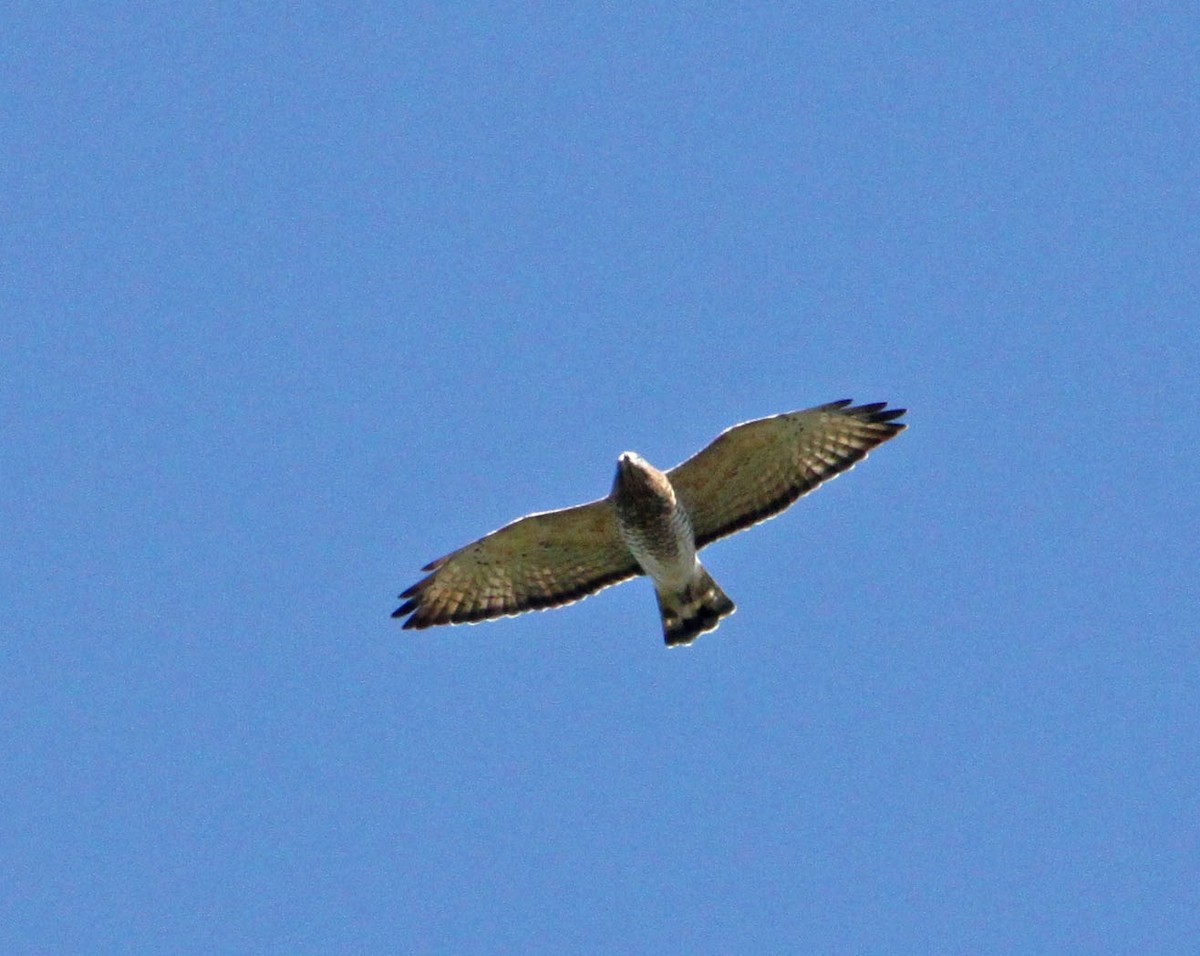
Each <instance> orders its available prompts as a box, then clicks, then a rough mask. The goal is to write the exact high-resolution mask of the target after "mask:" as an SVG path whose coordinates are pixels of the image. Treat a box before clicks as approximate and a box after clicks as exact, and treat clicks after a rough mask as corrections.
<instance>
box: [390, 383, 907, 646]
mask: <svg viewBox="0 0 1200 956" xmlns="http://www.w3.org/2000/svg"><path fill="white" fill-rule="evenodd" d="M904 412H905V409H903V408H892V409H889V408H887V407H886V403H884V402H876V403H873V404H869V405H857V406H855V405H851V403H850V401H849V400H848V399H847V400H842V401H838V402H830V403H829V404H827V405H820V406H817V407H816V408H810V409H806V410H804V411H798V412H788V413H786V414H783V415H774V416H771V417H769V418H760V419H756V420H754V421H749V422H744V423H742V424H740V425H734V426H733V427H732V428H729V429H727V430H725V431H724V432H722V433H721V434H720V435H719V436H717V438H716V439H715V440H714V441H713V442H712V443H711V444H709V445H708V446H707V447H706V448H704V449H703V450H702V451H700V452H697V453H696V454H695V455H693V456H692V457H691V458H689V459H687V461H685V462H683V463H682V464H679V465H677V466H675V467H674V468H672V469H671V470H670V471H667V472H661V471H658V470H657V469H655V468H653V466H651V465H649V464H647V463H646V462H645V461H643V460H642V459H641V458H639V457H638V456H637V455H634V454H632V453H626V454H623V455H621V456H620V459H619V460H618V467H617V476H616V479H615V480H614V482H613V489H612V492H611V493H610V494H609V495H608V496H607V497H605V498H600V499H598V500H596V501H592V502H589V503H588V504H583V505H576V506H575V507H573V508H564V509H562V510H560V511H546V512H540V513H536V514H531V515H526V516H525V517H524V518H520V519H518V520H516V521H514V522H512V523H511V524H508V525H505V526H504V527H503V528H500V529H499V530H497V531H493V532H492V533H491V534H489V535H486V536H485V537H483V538H480V539H479V540H478V541H475V542H472V543H471V544H468V545H466V546H465V547H463V548H460V549H458V550H457V551H454V552H451V553H450V554H448V555H446V556H445V557H442V558H438V559H437V560H436V561H433V562H431V563H430V564H428V565H426V566H425V568H424V569H423V570H425V571H427V572H429V573H428V574H427V575H426V576H425V577H424V578H422V579H421V580H420V581H418V582H417V583H416V584H414V585H413V586H412V587H410V588H408V589H407V590H406V591H405V592H404V593H403V594H401V595H400V597H401V599H402V600H403V601H404V603H403V604H402V605H401V606H400V607H399V608H397V609H396V611H395V612H393V614H392V616H393V617H397V618H399V617H406V616H407V620H406V621H405V622H404V627H405V628H426V627H433V626H436V625H441V624H465V623H475V622H477V621H483V620H487V619H489V618H495V617H504V616H510V615H515V614H521V613H523V612H525V611H533V610H541V609H544V608H551V607H559V606H562V605H565V604H570V603H572V602H574V601H578V600H579V599H580V598H583V597H586V596H587V595H589V594H593V593H595V592H596V591H599V590H601V589H602V588H606V587H608V586H609V585H613V584H617V583H619V582H621V581H625V580H627V579H629V578H632V577H635V576H637V575H640V574H647V575H649V576H650V577H651V578H652V579H653V581H654V585H655V593H656V595H657V597H658V603H659V611H660V614H661V616H662V622H663V634H664V638H665V640H666V642H667V643H668V644H670V645H675V644H686V643H690V642H691V641H692V640H694V639H695V637H696V636H697V635H698V634H701V633H703V632H705V631H710V630H713V629H715V628H716V627H717V625H718V624H719V623H720V621H721V619H722V618H723V617H725V616H726V615H728V614H729V613H731V612H732V611H733V602H732V601H730V600H729V598H728V597H727V596H726V595H725V593H724V592H723V591H721V589H720V587H719V585H717V584H716V582H715V581H713V579H712V578H711V577H710V576H709V574H708V572H707V571H706V570H705V569H704V567H703V566H702V565H701V564H700V562H699V560H698V559H697V557H696V552H697V551H699V549H701V548H703V547H705V546H706V545H708V544H711V543H712V542H713V541H716V540H717V539H718V538H723V537H725V536H726V535H729V534H733V533H735V532H737V531H741V530H743V529H745V528H748V527H750V526H751V525H755V524H758V523H759V522H760V521H765V520H766V519H768V518H771V517H773V516H775V515H777V514H779V513H780V512H781V511H783V510H785V509H786V508H788V507H789V506H790V505H791V504H792V503H793V502H795V501H796V500H797V499H798V498H800V497H801V496H802V495H805V494H807V493H808V492H810V491H812V490H813V489H814V488H816V487H817V486H818V485H820V484H821V483H822V482H824V481H827V480H828V479H830V478H833V477H834V476H836V475H838V474H840V473H841V472H843V471H846V470H848V469H849V468H851V467H853V466H854V464H855V463H856V462H858V461H860V460H861V459H863V458H864V457H866V455H867V453H868V452H869V451H870V450H871V449H873V448H875V447H876V446H877V445H880V444H882V443H883V442H885V441H887V440H889V439H891V438H894V437H895V436H896V435H897V434H899V433H900V432H901V431H902V430H903V429H904V428H905V425H904V424H903V423H901V422H898V421H896V419H898V418H899V417H900V416H902V415H903V414H904Z"/></svg>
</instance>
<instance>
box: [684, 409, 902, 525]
mask: <svg viewBox="0 0 1200 956" xmlns="http://www.w3.org/2000/svg"><path fill="white" fill-rule="evenodd" d="M886 405H887V403H886V402H876V403H874V404H871V405H857V406H853V407H851V405H850V399H844V400H842V401H840V402H830V403H829V404H828V405H819V406H818V407H816V408H809V409H806V410H804V411H800V412H788V413H787V414H784V415H773V416H771V417H770V418H759V419H757V420H755V421H751V422H743V423H742V424H741V425H734V426H733V427H732V428H728V429H726V430H725V431H723V432H722V433H721V434H720V435H718V436H717V438H716V440H715V441H713V443H712V444H711V445H709V446H708V447H707V448H705V449H704V450H703V451H700V452H697V453H696V454H695V455H693V456H692V457H691V458H689V459H688V460H687V461H685V462H683V463H682V464H680V465H676V466H675V467H674V468H672V469H671V470H670V471H669V472H667V477H668V478H669V479H670V480H671V484H672V485H673V486H674V488H675V494H676V495H677V496H679V498H680V500H681V501H682V502H683V503H684V505H685V506H686V507H687V509H688V512H689V513H690V515H691V518H692V529H693V530H694V531H695V534H696V546H697V547H703V546H704V545H706V544H709V543H710V542H713V541H716V540H717V539H718V538H723V537H724V536H725V535H727V534H733V533H734V532H735V531H741V530H742V529H743V528H748V527H750V526H751V525H754V524H758V522H760V521H765V520H766V519H767V518H771V517H773V516H775V515H777V514H779V512H781V511H783V510H784V509H785V508H787V507H788V506H789V505H790V504H792V502H794V501H795V500H796V499H797V498H799V497H800V496H801V495H804V494H807V493H808V492H810V491H812V490H813V489H814V488H816V487H817V485H819V484H821V482H823V481H826V480H827V479H829V478H832V477H834V476H835V475H837V474H840V473H841V472H843V471H846V470H847V469H849V468H851V467H853V466H854V463H855V462H857V461H860V460H861V459H863V458H865V457H866V455H867V452H868V451H870V450H871V449H872V448H874V447H875V446H876V445H879V444H881V443H882V442H885V441H887V440H888V439H889V438H894V437H895V436H896V435H897V434H899V433H900V432H901V431H902V430H903V429H904V427H905V426H904V425H903V424H902V423H899V422H895V421H893V419H895V418H899V417H900V416H901V415H903V414H904V412H905V409H903V408H890V409H889V408H887V407H886Z"/></svg>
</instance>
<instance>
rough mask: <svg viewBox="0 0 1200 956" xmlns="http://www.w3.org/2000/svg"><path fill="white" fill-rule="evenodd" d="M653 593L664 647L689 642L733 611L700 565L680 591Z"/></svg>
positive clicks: (656, 589) (713, 628) (713, 627)
mask: <svg viewBox="0 0 1200 956" xmlns="http://www.w3.org/2000/svg"><path fill="white" fill-rule="evenodd" d="M655 594H656V595H657V596H658V611H659V613H660V614H661V615H662V624H663V639H664V640H665V641H666V642H667V646H668V647H677V646H679V645H681V644H690V643H692V641H694V640H695V639H696V638H697V636H699V635H700V634H703V633H704V632H705V631H712V630H716V627H717V625H718V624H720V623H721V618H723V617H728V616H729V615H730V614H732V613H733V610H734V603H733V602H732V601H731V600H729V596H728V595H727V594H726V593H725V592H724V591H722V590H721V586H720V585H719V584H717V582H716V581H714V580H713V579H712V576H711V575H710V574H709V573H708V572H707V571H705V570H704V568H703V567H702V566H700V565H697V567H696V573H695V575H693V576H692V580H691V581H689V582H688V583H687V585H686V586H685V587H684V588H683V589H682V590H680V591H670V592H667V593H663V591H661V590H659V589H658V588H655Z"/></svg>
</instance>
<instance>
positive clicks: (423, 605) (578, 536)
mask: <svg viewBox="0 0 1200 956" xmlns="http://www.w3.org/2000/svg"><path fill="white" fill-rule="evenodd" d="M422 570H423V571H430V572H432V573H431V574H429V575H428V576H426V577H424V578H422V579H421V580H420V581H418V582H417V583H416V584H414V585H413V586H412V587H410V588H409V589H408V590H407V591H405V592H404V593H403V594H401V595H400V597H401V599H403V600H404V602H405V603H404V604H402V605H401V606H400V607H399V608H397V609H396V611H395V612H394V613H393V614H392V617H403V616H404V615H406V614H408V615H411V616H410V617H409V618H408V620H407V621H405V622H404V626H405V627H406V628H422V627H432V626H433V625H435V624H464V623H469V622H474V621H483V620H486V619H488V618H493V617H505V616H508V615H513V614H520V613H521V612H523V611H533V610H538V609H541V608H548V607H558V606H559V605H561V604H570V603H571V602H573V601H578V600H579V599H580V598H582V597H585V596H586V595H588V594H592V593H593V592H595V591H599V590H600V589H601V588H605V587H608V586H609V585H610V584H616V583H618V582H619V581H624V580H626V579H627V578H631V577H634V576H635V575H638V574H641V573H642V571H641V568H639V567H638V565H637V562H636V561H635V560H634V559H633V557H632V555H631V554H630V553H629V549H628V548H627V547H626V546H625V543H624V542H623V541H622V540H621V535H620V532H619V531H618V530H617V522H616V519H615V518H614V517H613V514H612V508H611V506H610V505H609V503H608V501H607V500H606V499H603V498H602V499H600V500H598V501H593V502H590V503H588V504H586V505H577V506H576V507H574V508H564V509H563V510H561V511H544V512H540V513H538V514H531V515H527V516H525V517H524V518H520V519H518V520H517V521H514V522H513V523H512V524H509V525H505V526H504V527H503V528H501V529H500V530H499V531H493V532H492V533H491V534H489V535H487V536H486V537H483V538H480V539H479V540H478V541H475V542H474V543H472V544H468V545H467V546H466V547H464V548H459V549H458V550H457V551H454V552H452V553H451V554H448V555H446V556H445V557H444V558H438V559H437V560H436V561H433V562H431V563H429V564H427V565H426V566H425V567H424V568H422Z"/></svg>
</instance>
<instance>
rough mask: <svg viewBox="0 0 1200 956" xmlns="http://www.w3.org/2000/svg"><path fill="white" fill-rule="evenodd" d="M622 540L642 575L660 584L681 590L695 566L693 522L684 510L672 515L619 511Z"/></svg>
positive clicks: (677, 510) (671, 511)
mask: <svg viewBox="0 0 1200 956" xmlns="http://www.w3.org/2000/svg"><path fill="white" fill-rule="evenodd" d="M617 526H618V527H619V528H620V531H621V538H622V539H623V540H624V541H625V544H626V546H627V547H628V548H629V551H630V553H631V554H632V555H633V557H634V559H635V560H636V561H637V563H638V564H639V565H641V568H642V570H643V571H645V572H646V574H648V575H649V576H650V577H651V578H653V579H654V580H655V581H656V582H658V583H660V584H667V585H675V586H681V585H683V584H685V583H686V582H687V581H688V580H690V578H691V576H692V572H693V570H694V568H695V565H696V540H695V536H694V535H693V533H692V522H691V520H690V519H689V517H688V513H687V511H685V510H684V509H683V508H682V507H675V508H671V509H670V510H669V511H653V510H645V511H640V512H633V513H630V512H625V513H622V511H621V510H619V509H618V511H617Z"/></svg>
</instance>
